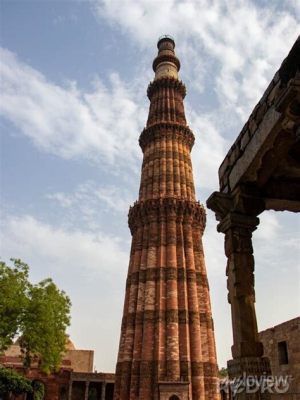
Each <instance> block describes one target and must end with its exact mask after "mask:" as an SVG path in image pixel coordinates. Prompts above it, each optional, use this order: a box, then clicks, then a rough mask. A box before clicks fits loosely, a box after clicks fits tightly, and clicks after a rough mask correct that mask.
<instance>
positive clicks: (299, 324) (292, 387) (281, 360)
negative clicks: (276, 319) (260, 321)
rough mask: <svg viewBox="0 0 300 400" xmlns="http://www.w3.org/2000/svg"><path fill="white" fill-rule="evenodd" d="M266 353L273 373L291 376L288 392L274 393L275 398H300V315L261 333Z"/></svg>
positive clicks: (286, 399) (293, 399)
mask: <svg viewBox="0 0 300 400" xmlns="http://www.w3.org/2000/svg"><path fill="white" fill-rule="evenodd" d="M259 338H260V340H261V341H262V343H263V345H264V355H265V356H266V357H268V358H269V360H270V364H271V371H272V375H273V376H274V377H276V378H279V377H281V376H282V377H286V376H290V379H289V380H288V382H289V389H288V391H287V392H286V393H278V394H276V395H273V398H274V400H279V399H280V400H281V399H282V400H299V399H300V317H298V318H294V319H292V320H290V321H287V322H284V323H282V324H280V325H276V326H274V327H273V328H269V329H266V330H265V331H262V332H260V333H259Z"/></svg>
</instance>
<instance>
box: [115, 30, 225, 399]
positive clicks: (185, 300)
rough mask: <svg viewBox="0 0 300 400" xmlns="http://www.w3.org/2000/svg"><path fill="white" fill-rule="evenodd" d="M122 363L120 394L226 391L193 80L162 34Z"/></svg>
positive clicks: (213, 395) (191, 395)
mask: <svg viewBox="0 0 300 400" xmlns="http://www.w3.org/2000/svg"><path fill="white" fill-rule="evenodd" d="M157 46H158V55H157V57H156V58H155V59H154V61H153V70H154V72H155V77H154V81H153V82H152V83H150V85H149V87H148V92H147V95H148V98H149V100H150V109H149V116H148V120H147V125H146V128H145V129H144V130H143V132H142V133H141V136H140V139H139V143H140V146H141V148H142V151H143V154H144V159H143V164H142V175H141V182H140V191H139V198H138V201H137V202H136V203H135V204H134V206H133V207H131V208H130V211H129V227H130V230H131V234H132V247H131V253H130V262H129V269H128V277H127V283H126V296H125V303H124V314H123V320H122V327H121V337H120V346H119V354H118V362H117V367H116V383H115V393H114V399H115V400H129V399H131V400H133V399H136V400H137V399H139V400H152V399H153V400H154V399H161V400H164V399H168V400H169V399H172V400H175V399H177V400H178V399H180V400H187V399H190V400H191V399H194V400H196V399H197V400H217V399H218V398H219V394H218V379H217V362H216V351H215V341H214V330H213V321H212V314H211V305H210V296H209V287H208V282H207V275H206V268H205V262H204V253H203V246H202V234H203V231H204V228H205V210H204V208H203V206H202V205H201V204H200V203H199V202H197V201H196V198H195V189H194V182H193V174H192V164H191V158H190V152H191V149H192V146H193V143H194V135H193V133H192V131H191V130H190V128H189V127H188V125H187V122H186V118H185V112H184V105H183V99H184V97H185V93H186V91H185V86H184V85H183V83H182V82H181V81H180V80H179V79H178V71H179V69H180V62H179V60H178V58H177V57H176V55H175V52H174V48H175V43H174V41H173V39H172V38H170V37H167V36H166V37H163V38H161V39H160V40H159V41H158V45H157Z"/></svg>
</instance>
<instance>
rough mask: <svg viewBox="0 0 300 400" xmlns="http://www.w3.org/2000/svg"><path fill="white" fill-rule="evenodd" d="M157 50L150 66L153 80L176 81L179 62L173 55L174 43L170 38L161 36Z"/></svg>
mask: <svg viewBox="0 0 300 400" xmlns="http://www.w3.org/2000/svg"><path fill="white" fill-rule="evenodd" d="M157 48H158V55H157V57H156V58H155V59H154V61H153V65H152V66H153V70H154V72H155V78H154V80H157V79H161V78H167V77H169V78H175V79H178V71H179V69H180V62H179V60H178V58H177V57H176V55H175V51H174V49H175V41H174V39H173V38H172V36H169V35H164V36H161V37H160V38H159V39H158V42H157Z"/></svg>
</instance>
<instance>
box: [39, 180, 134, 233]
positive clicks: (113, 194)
mask: <svg viewBox="0 0 300 400" xmlns="http://www.w3.org/2000/svg"><path fill="white" fill-rule="evenodd" d="M136 196H137V193H134V192H133V191H131V190H129V188H128V187H127V186H123V185H117V184H115V185H113V184H107V185H104V184H102V185H101V184H100V185H99V184H96V183H95V182H94V181H92V180H89V181H86V182H84V183H81V184H79V185H77V186H76V187H75V189H74V190H73V191H71V192H56V193H49V194H47V195H46V198H47V199H48V200H50V201H51V202H52V204H53V205H54V209H55V213H56V215H57V214H58V213H60V215H61V216H62V219H61V221H60V222H61V223H62V226H64V227H69V228H72V229H74V228H75V227H77V226H84V228H85V230H88V231H92V232H97V231H98V230H101V229H102V227H103V226H106V225H105V223H106V224H108V220H107V219H110V220H111V223H110V225H111V227H112V225H113V223H115V221H114V219H113V217H114V216H115V215H118V217H120V218H122V220H123V221H124V227H125V221H126V219H127V213H128V209H129V206H130V205H132V204H133V203H134V201H135V200H136ZM107 227H108V226H106V228H107Z"/></svg>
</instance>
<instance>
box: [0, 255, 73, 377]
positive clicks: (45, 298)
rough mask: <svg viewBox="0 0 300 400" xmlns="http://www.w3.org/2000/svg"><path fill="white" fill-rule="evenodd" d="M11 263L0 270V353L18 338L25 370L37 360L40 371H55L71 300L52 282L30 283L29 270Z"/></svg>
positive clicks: (62, 344) (22, 264)
mask: <svg viewBox="0 0 300 400" xmlns="http://www.w3.org/2000/svg"><path fill="white" fill-rule="evenodd" d="M12 261H13V263H14V266H13V267H10V266H8V265H6V264H5V263H3V262H2V263H1V269H0V344H1V348H0V351H1V350H2V351H3V350H4V349H5V348H7V346H8V345H9V344H11V343H12V341H13V339H14V338H15V337H16V336H19V343H20V347H21V351H22V354H23V357H24V365H25V366H26V367H29V366H30V364H31V362H32V360H33V359H38V360H39V362H40V367H41V369H42V371H44V372H46V373H49V372H50V371H55V370H57V369H58V367H59V364H60V361H61V358H62V355H63V353H64V351H65V344H66V329H67V327H68V326H69V325H70V307H71V302H70V299H69V297H68V296H67V295H66V294H65V292H64V291H61V290H59V289H58V288H57V286H56V285H55V283H54V282H53V281H52V280H51V279H45V280H43V281H41V282H39V283H38V284H35V285H34V284H32V283H30V282H29V280H28V271H29V267H28V266H27V265H26V264H25V263H23V262H22V261H20V260H14V259H12ZM2 287H3V288H4V292H2V291H1V289H2ZM2 293H4V294H5V295H4V296H2Z"/></svg>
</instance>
